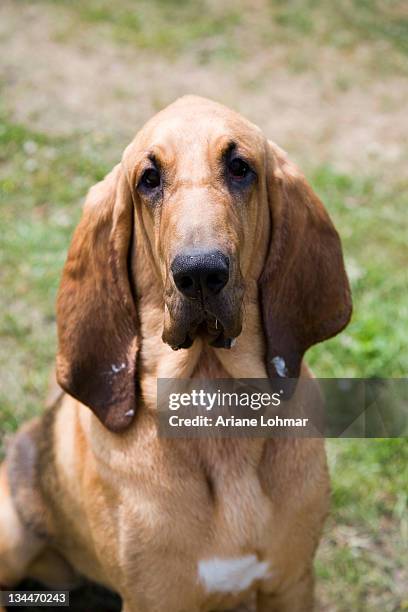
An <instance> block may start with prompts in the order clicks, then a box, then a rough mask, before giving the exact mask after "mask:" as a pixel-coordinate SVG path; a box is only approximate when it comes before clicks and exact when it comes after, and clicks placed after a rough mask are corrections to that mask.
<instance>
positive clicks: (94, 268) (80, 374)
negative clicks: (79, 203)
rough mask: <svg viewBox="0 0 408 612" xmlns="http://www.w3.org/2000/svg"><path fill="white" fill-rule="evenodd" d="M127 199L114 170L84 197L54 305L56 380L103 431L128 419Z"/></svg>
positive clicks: (131, 370) (133, 316)
mask: <svg viewBox="0 0 408 612" xmlns="http://www.w3.org/2000/svg"><path fill="white" fill-rule="evenodd" d="M133 208H134V207H133V199H132V193H131V188H130V185H129V182H128V178H127V176H126V171H125V168H124V166H123V165H122V164H119V165H118V166H116V167H115V168H114V169H113V170H112V172H110V174H108V175H107V176H106V177H105V179H104V180H103V181H101V182H100V183H98V184H97V185H95V186H94V187H93V188H92V189H91V190H90V192H89V195H88V197H87V200H86V202H85V207H84V212H83V215H82V219H81V221H80V223H79V225H78V227H77V229H76V231H75V234H74V237H73V240H72V244H71V246H70V249H69V252H68V257H67V260H66V263H65V267H64V271H63V275H62V280H61V285H60V289H59V294H58V300H57V325H58V340H59V347H58V348H59V350H58V356H57V379H58V382H59V384H60V385H61V387H62V388H63V389H64V390H65V391H67V393H69V394H70V395H72V396H73V397H75V398H76V399H78V400H79V401H81V402H82V403H84V404H86V405H87V406H89V407H90V408H91V409H92V410H93V411H94V413H95V414H96V416H97V417H98V418H99V420H100V421H101V422H102V423H103V424H104V425H105V426H106V427H107V428H108V429H110V430H111V431H121V430H124V429H125V428H126V427H128V426H129V425H130V423H131V421H132V420H133V417H134V415H135V410H136V406H135V402H136V389H135V381H136V379H135V376H136V360H137V354H138V349H139V337H138V327H139V325H138V317H137V311H136V305H135V301H134V296H133V294H132V287H131V282H130V276H129V269H128V263H129V252H130V248H131V244H132V239H133V229H134V228H133V223H134V211H133Z"/></svg>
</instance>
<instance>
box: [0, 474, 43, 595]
mask: <svg viewBox="0 0 408 612" xmlns="http://www.w3.org/2000/svg"><path fill="white" fill-rule="evenodd" d="M42 547H43V542H42V541H41V540H40V539H39V538H37V537H36V536H35V535H33V534H32V533H31V532H28V530H27V529H26V528H25V527H24V525H23V524H22V522H21V520H20V517H19V516H18V514H17V511H16V509H15V507H14V503H13V500H12V497H11V493H10V487H9V484H8V479H7V471H6V464H5V463H3V465H1V466H0V585H3V586H4V587H12V586H14V585H15V584H17V583H18V582H19V581H20V580H21V579H22V578H25V577H26V572H27V569H28V566H29V565H30V563H31V562H32V560H33V559H34V558H35V557H36V556H37V555H38V554H39V553H40V551H41V549H42Z"/></svg>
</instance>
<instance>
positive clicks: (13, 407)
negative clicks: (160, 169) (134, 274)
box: [0, 117, 108, 433]
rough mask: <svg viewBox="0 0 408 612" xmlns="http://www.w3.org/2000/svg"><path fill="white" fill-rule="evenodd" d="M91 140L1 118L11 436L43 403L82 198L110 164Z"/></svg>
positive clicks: (3, 405)
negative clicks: (60, 290)
mask: <svg viewBox="0 0 408 612" xmlns="http://www.w3.org/2000/svg"><path fill="white" fill-rule="evenodd" d="M89 141H90V139H84V138H83V137H82V139H81V137H80V136H79V135H78V136H73V137H72V138H70V139H51V138H48V137H47V136H45V135H43V134H38V133H34V132H32V131H30V130H29V129H26V128H24V127H23V126H20V125H14V124H12V123H9V122H8V121H7V120H5V119H4V117H3V118H0V151H1V153H0V226H1V228H2V230H1V234H0V268H1V284H2V297H1V306H2V307H1V316H0V339H1V347H0V368H1V375H0V378H1V385H0V414H1V416H2V418H1V429H2V430H4V431H5V432H6V433H7V432H9V431H12V430H14V429H15V428H16V426H17V425H18V424H19V423H20V422H21V420H23V419H25V418H27V417H28V416H30V415H31V414H34V413H35V412H36V411H38V410H39V409H40V408H41V405H42V402H43V400H44V396H45V391H46V386H47V379H48V374H49V369H50V366H51V364H52V360H53V356H54V353H55V319H54V301H55V295H56V289H57V286H58V278H59V274H60V271H61V268H62V265H63V262H64V258H65V252H66V249H67V246H68V242H69V237H70V235H71V234H72V231H73V229H74V227H75V223H76V222H77V220H78V218H79V214H80V201H81V199H82V198H83V196H84V194H85V193H86V191H87V189H88V188H89V187H90V186H91V185H92V184H93V183H94V182H95V181H97V180H99V179H100V178H101V177H102V176H103V175H104V174H105V172H106V170H107V168H108V165H107V163H106V161H105V162H104V163H102V161H101V160H100V159H99V158H98V157H97V156H96V153H95V150H94V149H92V148H89ZM87 143H88V144H87Z"/></svg>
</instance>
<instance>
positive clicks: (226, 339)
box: [171, 311, 236, 351]
mask: <svg viewBox="0 0 408 612" xmlns="http://www.w3.org/2000/svg"><path fill="white" fill-rule="evenodd" d="M197 337H201V338H203V339H204V340H206V341H207V342H208V344H209V345H210V346H213V347H215V348H224V349H230V348H232V347H233V346H234V344H235V340H236V337H232V336H230V335H228V333H226V331H225V326H224V324H223V323H222V321H221V320H220V319H218V318H217V317H216V316H214V315H212V314H211V313H209V312H206V311H203V319H202V321H200V322H198V323H196V324H195V325H194V324H193V325H192V326H191V327H190V329H189V330H188V331H187V333H186V335H185V339H184V341H183V342H181V343H180V344H172V345H171V348H172V349H173V350H175V351H177V350H178V349H182V348H184V349H186V348H190V346H191V345H192V344H193V342H194V340H195V339H196V338H197Z"/></svg>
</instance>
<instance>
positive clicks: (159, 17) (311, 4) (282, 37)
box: [25, 0, 408, 85]
mask: <svg viewBox="0 0 408 612" xmlns="http://www.w3.org/2000/svg"><path fill="white" fill-rule="evenodd" d="M25 2H30V0H25ZM42 3H43V4H44V5H47V4H48V5H49V6H51V7H53V8H54V9H56V10H57V11H58V10H60V11H61V13H60V17H59V18H58V17H56V18H55V22H56V25H57V30H58V32H59V33H58V37H59V38H61V39H70V38H71V37H72V36H73V35H74V33H75V32H76V31H78V29H79V30H80V29H82V28H84V27H85V28H87V29H88V31H95V32H96V33H97V38H98V41H99V40H103V39H104V38H105V37H108V38H109V39H111V40H113V41H114V42H116V43H119V44H121V43H127V44H130V45H133V46H136V47H137V48H139V49H140V50H142V51H153V52H155V53H157V54H164V55H166V56H171V57H174V58H176V57H177V56H178V55H179V54H180V53H183V52H186V53H188V54H189V55H190V56H191V57H192V58H193V59H194V60H195V61H198V62H200V63H207V62H211V61H213V60H215V61H217V60H219V59H221V60H223V61H224V60H227V61H234V62H239V61H241V60H242V59H245V58H247V59H248V58H249V57H250V56H251V54H253V53H254V52H256V51H259V50H263V51H264V52H265V51H267V50H270V51H271V52H273V49H274V47H276V45H280V46H281V48H286V57H287V63H288V66H289V67H291V68H292V69H293V70H294V71H303V70H305V69H306V68H308V69H310V68H312V67H313V66H316V69H317V70H318V66H319V60H320V52H321V49H322V47H327V48H330V47H331V48H335V49H337V50H342V51H344V53H345V55H344V61H346V62H347V61H348V60H349V59H350V58H349V57H348V55H347V53H349V52H352V51H353V50H354V49H355V48H356V47H359V46H367V45H369V46H371V47H372V53H371V55H370V58H369V61H370V62H371V63H372V68H373V69H374V70H376V71H377V73H378V71H379V70H382V71H383V72H384V73H387V71H389V70H390V68H391V69H393V70H398V71H399V72H402V73H404V74H406V73H407V70H408V69H407V64H406V57H407V55H408V16H407V12H406V9H405V5H404V3H403V1H402V0H400V1H395V0H385V1H382V0H340V2H335V1H334V0H332V1H328V2H319V1H318V0H289V1H287V0H261V1H259V2H257V5H256V8H254V5H253V2H252V0H237V1H236V2H213V1H212V0H198V1H191V0H181V1H177V0H120V2H110V1H109V0H87V1H86V2H82V1H81V0H42ZM343 69H344V67H343ZM341 82H343V85H344V83H346V82H347V77H346V76H344V75H343V76H342V77H341Z"/></svg>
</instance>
